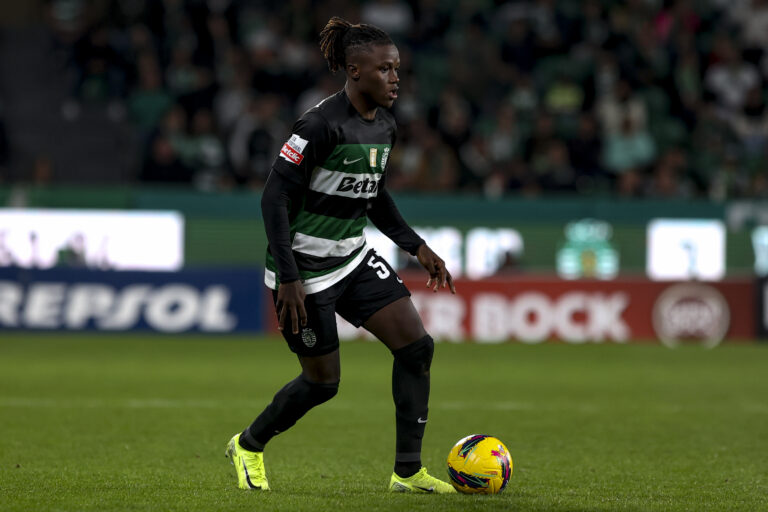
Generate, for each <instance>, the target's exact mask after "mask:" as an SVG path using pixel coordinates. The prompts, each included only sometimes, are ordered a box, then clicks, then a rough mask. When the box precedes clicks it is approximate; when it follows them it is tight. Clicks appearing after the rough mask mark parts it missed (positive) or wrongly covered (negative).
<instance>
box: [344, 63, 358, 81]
mask: <svg viewBox="0 0 768 512" xmlns="http://www.w3.org/2000/svg"><path fill="white" fill-rule="evenodd" d="M347 76H348V77H349V78H351V79H352V80H354V81H355V82H357V81H358V80H360V68H358V67H357V64H347Z"/></svg>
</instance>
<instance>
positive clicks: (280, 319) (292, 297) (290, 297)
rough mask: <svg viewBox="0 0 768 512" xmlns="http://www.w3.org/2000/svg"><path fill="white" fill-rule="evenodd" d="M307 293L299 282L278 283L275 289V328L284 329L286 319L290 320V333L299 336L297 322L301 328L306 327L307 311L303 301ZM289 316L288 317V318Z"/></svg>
mask: <svg viewBox="0 0 768 512" xmlns="http://www.w3.org/2000/svg"><path fill="white" fill-rule="evenodd" d="M306 297H307V293H306V292H305V291H304V286H303V285H302V284H301V281H291V282H290V283H280V286H279V287H278V289H277V303H276V304H275V307H276V309H277V328H278V329H280V330H281V331H282V330H283V329H284V328H285V320H286V318H290V319H291V332H293V334H299V322H301V326H302V327H304V326H306V325H307V310H306V308H305V307H304V299H305V298H306ZM289 315H290V317H289Z"/></svg>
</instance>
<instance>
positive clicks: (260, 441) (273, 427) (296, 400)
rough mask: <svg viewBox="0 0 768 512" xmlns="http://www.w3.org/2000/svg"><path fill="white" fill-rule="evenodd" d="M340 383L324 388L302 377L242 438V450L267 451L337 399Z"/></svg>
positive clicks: (296, 379)
mask: <svg viewBox="0 0 768 512" xmlns="http://www.w3.org/2000/svg"><path fill="white" fill-rule="evenodd" d="M338 389H339V383H338V382H333V383H329V384H321V383H316V382H311V381H309V380H307V379H306V378H305V377H304V376H303V375H299V376H298V377H296V378H295V379H293V380H292V381H291V382H289V383H288V384H286V385H285V386H284V387H283V389H281V390H280V391H278V392H277V394H275V397H274V398H273V399H272V403H271V404H269V405H268V406H267V407H266V409H264V411H263V412H262V413H261V414H260V415H259V417H258V418H256V419H255V420H254V422H253V423H252V424H251V426H249V427H248V428H247V429H245V431H243V434H242V435H241V436H240V446H242V447H243V448H245V449H246V450H250V451H263V450H264V445H266V444H267V443H268V442H269V440H270V439H272V438H273V437H275V436H276V435H277V434H279V433H280V432H285V431H286V430H288V429H289V428H291V427H292V426H293V425H294V424H295V423H296V422H297V421H298V420H299V418H301V417H302V416H304V415H305V414H306V413H307V411H309V410H310V409H311V408H313V407H314V406H316V405H320V404H322V403H323V402H327V401H328V400H330V399H331V398H333V397H334V395H336V392H337V391H338Z"/></svg>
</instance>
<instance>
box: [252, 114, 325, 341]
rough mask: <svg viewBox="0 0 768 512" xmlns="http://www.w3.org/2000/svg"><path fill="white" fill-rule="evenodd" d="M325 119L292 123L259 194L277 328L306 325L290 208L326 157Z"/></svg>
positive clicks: (308, 118) (309, 118) (294, 328)
mask: <svg viewBox="0 0 768 512" xmlns="http://www.w3.org/2000/svg"><path fill="white" fill-rule="evenodd" d="M330 136H331V134H330V130H329V128H328V124H327V123H326V122H325V120H324V119H323V118H322V117H321V116H320V115H318V114H305V115H304V116H302V118H301V119H299V120H298V121H297V122H296V124H295V125H294V126H293V130H292V134H291V137H290V138H289V139H288V141H286V143H285V144H284V145H283V147H282V149H281V150H280V154H279V155H278V156H277V158H276V159H275V162H274V164H272V171H271V172H270V174H269V177H268V178H267V183H266V184H265V186H264V192H263V193H262V196H261V213H262V217H263V218H264V229H265V231H266V234H267V240H268V242H269V251H270V253H271V254H272V258H273V259H274V261H275V266H276V267H277V274H278V280H279V284H278V288H277V301H276V304H275V306H276V309H277V315H278V321H277V324H278V328H279V329H280V330H283V329H284V328H285V321H286V319H290V322H291V331H292V332H293V333H294V334H298V332H299V324H301V325H302V326H303V325H306V323H307V312H306V309H305V307H304V299H305V298H306V292H305V291H304V287H303V286H302V284H301V280H300V275H299V269H298V266H297V265H296V259H295V258H294V256H293V250H292V249H291V225H290V214H291V211H292V210H293V209H295V208H297V207H298V206H299V205H301V204H302V200H303V197H304V194H305V193H306V190H307V189H308V187H309V180H310V178H311V175H312V170H313V169H314V168H315V166H316V165H317V164H318V163H321V162H323V161H324V160H325V158H327V156H328V153H329V152H330V148H331V145H332V142H331V140H330Z"/></svg>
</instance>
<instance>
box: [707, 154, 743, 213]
mask: <svg viewBox="0 0 768 512" xmlns="http://www.w3.org/2000/svg"><path fill="white" fill-rule="evenodd" d="M715 166H716V167H715V169H713V170H712V172H711V175H710V176H709V180H708V183H709V189H708V190H707V195H708V196H709V198H710V199H713V200H715V201H724V200H726V199H733V198H735V197H743V196H744V195H747V194H748V193H749V189H750V186H751V183H750V176H749V175H748V174H747V173H746V172H745V167H744V166H743V165H741V162H739V160H738V158H736V155H735V154H733V153H728V155H727V156H726V158H725V159H723V160H722V161H719V162H717V163H715Z"/></svg>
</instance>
